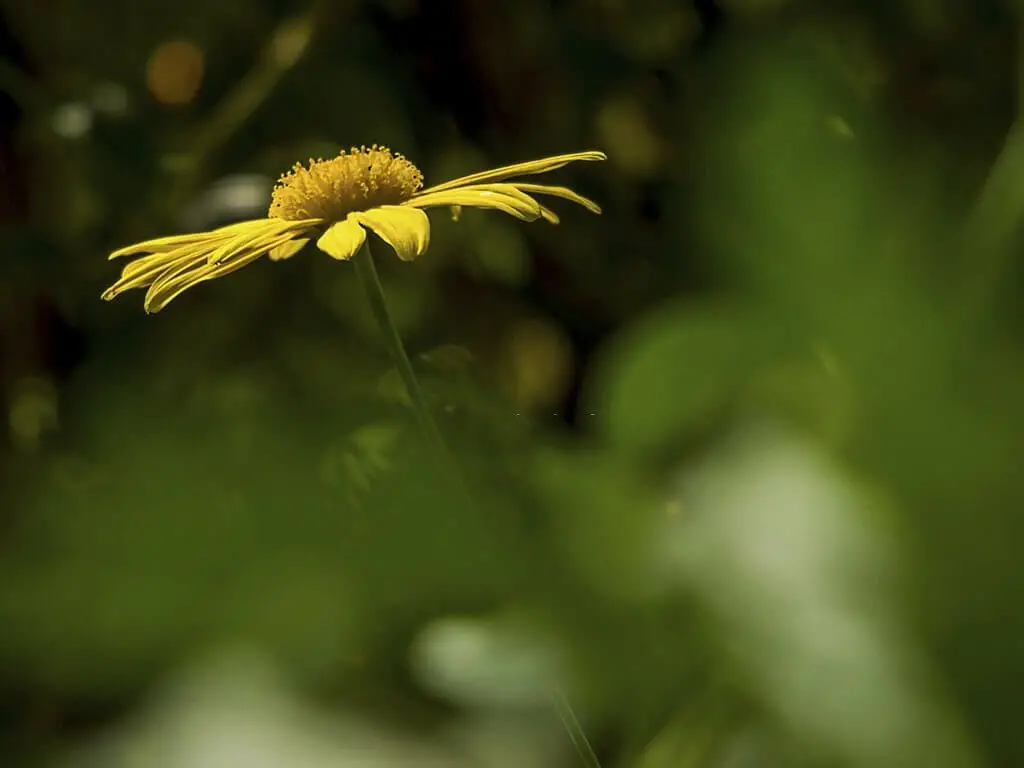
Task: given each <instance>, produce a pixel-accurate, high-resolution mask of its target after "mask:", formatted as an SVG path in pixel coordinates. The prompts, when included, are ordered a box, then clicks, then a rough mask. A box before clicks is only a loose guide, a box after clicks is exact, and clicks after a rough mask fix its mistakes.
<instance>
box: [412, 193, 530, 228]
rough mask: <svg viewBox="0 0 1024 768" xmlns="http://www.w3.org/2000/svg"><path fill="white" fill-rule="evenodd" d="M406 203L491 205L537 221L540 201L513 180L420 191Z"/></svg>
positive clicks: (466, 206) (423, 206)
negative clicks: (514, 184)
mask: <svg viewBox="0 0 1024 768" xmlns="http://www.w3.org/2000/svg"><path fill="white" fill-rule="evenodd" d="M404 205H407V206H410V207H414V208H434V207H436V206H453V205H457V206H459V207H464V208H491V209H494V210H497V211H501V212H502V213H507V214H508V215H509V216H515V217H516V218H517V219H522V220H523V221H536V220H537V219H538V218H540V216H541V215H542V212H541V205H540V203H538V202H537V201H536V200H534V199H533V198H532V197H530V196H529V195H527V194H526V193H525V192H521V191H520V190H518V189H516V188H515V187H514V186H513V185H512V184H478V185H474V186H471V187H460V188H459V189H451V190H446V191H442V192H431V193H430V194H425V195H424V194H419V195H416V196H414V197H413V198H411V199H410V200H407V201H406V202H405V203H404Z"/></svg>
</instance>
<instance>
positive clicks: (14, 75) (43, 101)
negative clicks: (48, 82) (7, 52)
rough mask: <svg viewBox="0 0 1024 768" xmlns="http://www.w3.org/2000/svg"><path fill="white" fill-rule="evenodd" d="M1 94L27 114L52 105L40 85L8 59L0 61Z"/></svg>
mask: <svg viewBox="0 0 1024 768" xmlns="http://www.w3.org/2000/svg"><path fill="white" fill-rule="evenodd" d="M0 92H2V93H6V94H7V95H8V96H10V97H11V98H12V99H13V100H14V101H15V103H17V105H18V106H19V107H21V108H22V109H23V110H25V111H26V112H38V111H40V110H42V109H43V108H44V107H46V106H48V105H49V104H50V99H49V98H47V97H46V96H45V95H44V94H42V93H41V92H40V89H39V86H38V84H37V83H35V82H33V81H32V79H31V78H30V77H29V76H28V75H26V74H25V73H24V72H22V71H21V70H20V69H19V68H18V67H17V66H15V64H14V63H13V62H11V61H9V60H7V59H0Z"/></svg>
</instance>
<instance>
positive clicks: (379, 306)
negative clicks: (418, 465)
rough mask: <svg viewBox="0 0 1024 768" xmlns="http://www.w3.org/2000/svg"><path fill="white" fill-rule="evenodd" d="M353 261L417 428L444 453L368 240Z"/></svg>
mask: <svg viewBox="0 0 1024 768" xmlns="http://www.w3.org/2000/svg"><path fill="white" fill-rule="evenodd" d="M352 263H353V264H354V265H355V268H356V277H357V278H358V279H359V284H360V285H361V286H362V287H363V292H364V293H365V294H366V299H367V301H369V303H370V311H371V312H372V313H373V319H374V320H376V321H377V327H378V328H379V329H380V332H381V335H382V336H383V337H384V343H385V344H387V347H388V352H389V353H390V355H391V360H392V362H393V363H394V364H395V367H396V368H397V369H398V375H399V376H400V377H401V378H402V383H403V384H404V385H405V391H406V393H408V395H409V400H410V401H412V409H413V412H414V413H415V414H416V420H417V421H418V422H419V424H420V428H421V429H422V430H423V436H424V437H425V438H426V439H427V441H428V442H429V443H430V447H431V448H432V449H434V450H438V451H442V452H443V454H445V455H446V454H447V446H446V445H445V442H444V438H442V437H441V430H440V429H439V428H438V426H437V422H436V421H434V417H433V415H432V414H431V412H430V408H429V407H428V406H427V400H426V398H425V397H424V396H423V390H422V389H421V388H420V383H419V380H418V379H417V378H416V372H415V371H413V368H412V363H411V362H410V360H409V355H407V354H406V352H405V345H404V344H403V343H402V336H401V335H400V334H399V332H398V327H397V326H396V325H395V321H394V320H393V319H392V317H391V312H390V311H389V310H388V302H387V298H386V297H385V296H384V286H382V285H381V283H380V276H379V275H378V274H377V265H376V264H374V263H373V253H372V252H371V251H370V241H369V239H367V240H366V241H364V242H363V246H362V247H361V248H360V249H359V252H358V253H356V255H355V257H354V258H353V259H352Z"/></svg>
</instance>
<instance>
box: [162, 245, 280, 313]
mask: <svg viewBox="0 0 1024 768" xmlns="http://www.w3.org/2000/svg"><path fill="white" fill-rule="evenodd" d="M263 255H264V254H263V252H261V251H252V252H251V253H245V254H244V255H242V256H240V257H238V258H236V259H234V260H232V261H228V262H221V263H220V264H216V265H211V264H209V263H201V264H200V265H199V267H197V268H196V269H193V270H191V271H188V270H181V271H179V272H177V273H176V274H174V275H166V276H164V277H162V278H161V279H160V280H158V281H157V282H154V283H153V285H151V286H150V287H149V290H148V291H147V292H146V298H145V299H144V301H143V304H142V306H143V308H144V309H145V310H146V312H147V313H149V314H155V313H157V312H159V311H160V310H161V309H163V308H164V307H166V306H167V305H168V304H170V303H171V302H172V301H173V300H174V299H176V298H177V297H178V296H180V295H181V294H182V293H184V292H185V291H187V290H188V289H189V288H193V287H194V286H196V285H198V284H199V283H205V282H206V281H207V280H213V279H214V278H217V277H223V276H224V275H228V274H230V273H232V272H234V271H235V270H238V269H241V268H242V267H244V266H247V265H248V264H251V263H252V262H254V261H256V259H258V258H260V257H261V256H263Z"/></svg>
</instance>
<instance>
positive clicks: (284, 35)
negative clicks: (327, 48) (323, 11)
mask: <svg viewBox="0 0 1024 768" xmlns="http://www.w3.org/2000/svg"><path fill="white" fill-rule="evenodd" d="M312 37H313V25H312V23H311V22H310V21H309V19H297V20H295V21H292V22H290V23H287V24H283V25H281V28H280V29H279V30H278V32H277V34H276V35H275V36H274V40H273V42H272V43H271V50H272V51H273V53H272V55H273V57H274V59H275V60H276V61H277V63H278V64H280V65H281V66H282V67H290V66H292V65H293V64H294V63H295V62H296V61H298V60H299V58H300V57H301V56H302V54H304V53H305V52H306V48H308V47H309V41H310V40H311V39H312Z"/></svg>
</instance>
